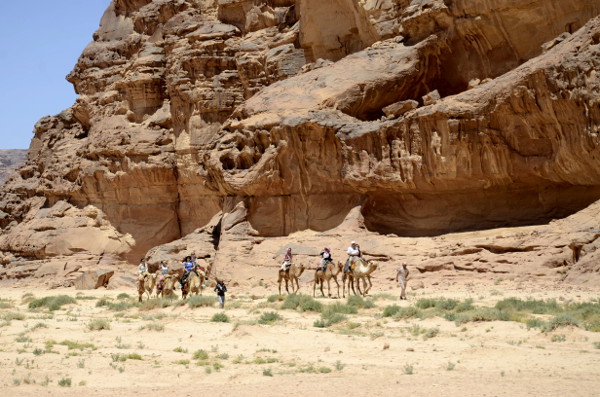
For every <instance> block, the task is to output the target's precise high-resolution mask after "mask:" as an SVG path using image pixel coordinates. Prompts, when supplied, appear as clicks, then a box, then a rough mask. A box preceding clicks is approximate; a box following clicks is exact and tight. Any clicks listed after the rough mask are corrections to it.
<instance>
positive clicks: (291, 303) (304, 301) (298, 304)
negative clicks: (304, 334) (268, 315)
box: [281, 294, 323, 312]
mask: <svg viewBox="0 0 600 397" xmlns="http://www.w3.org/2000/svg"><path fill="white" fill-rule="evenodd" d="M281 308H282V309H288V310H297V311H299V312H307V311H310V312H321V310H323V305H322V304H321V302H318V301H316V300H315V299H313V298H312V297H311V296H308V295H302V294H291V295H288V296H287V297H286V298H285V301H284V302H283V305H282V306H281Z"/></svg>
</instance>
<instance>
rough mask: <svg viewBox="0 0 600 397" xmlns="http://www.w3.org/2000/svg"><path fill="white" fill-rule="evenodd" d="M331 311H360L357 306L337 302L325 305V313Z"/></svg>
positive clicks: (350, 312)
mask: <svg viewBox="0 0 600 397" xmlns="http://www.w3.org/2000/svg"><path fill="white" fill-rule="evenodd" d="M330 313H343V314H356V313H358V309H357V308H356V307H355V306H351V305H348V304H343V303H340V302H335V303H334V304H332V305H327V306H325V307H323V311H322V314H323V315H325V316H327V315H329V314H330Z"/></svg>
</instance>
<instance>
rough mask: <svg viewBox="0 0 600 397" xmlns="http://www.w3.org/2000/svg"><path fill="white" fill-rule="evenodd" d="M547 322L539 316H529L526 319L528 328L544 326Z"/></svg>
mask: <svg viewBox="0 0 600 397" xmlns="http://www.w3.org/2000/svg"><path fill="white" fill-rule="evenodd" d="M545 324H546V323H545V322H544V321H542V320H540V319H539V318H529V319H527V321H525V325H526V326H527V329H531V328H543V327H544V325H545Z"/></svg>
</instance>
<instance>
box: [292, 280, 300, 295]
mask: <svg viewBox="0 0 600 397" xmlns="http://www.w3.org/2000/svg"><path fill="white" fill-rule="evenodd" d="M294 280H296V290H295V291H294V294H295V293H296V292H298V291H300V280H299V279H298V277H295V278H293V279H292V290H293V289H294Z"/></svg>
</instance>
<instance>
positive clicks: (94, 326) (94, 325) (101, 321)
mask: <svg viewBox="0 0 600 397" xmlns="http://www.w3.org/2000/svg"><path fill="white" fill-rule="evenodd" d="M87 328H88V330H90V331H101V330H103V329H110V321H108V320H107V319H105V318H95V319H93V320H92V321H90V322H89V323H88V325H87Z"/></svg>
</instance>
